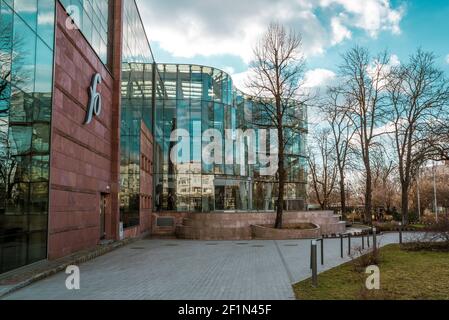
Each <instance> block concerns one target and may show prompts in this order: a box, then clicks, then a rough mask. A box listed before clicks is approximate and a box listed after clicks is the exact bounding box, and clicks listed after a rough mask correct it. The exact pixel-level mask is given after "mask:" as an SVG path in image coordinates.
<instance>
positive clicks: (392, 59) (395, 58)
mask: <svg viewBox="0 0 449 320" xmlns="http://www.w3.org/2000/svg"><path fill="white" fill-rule="evenodd" d="M400 65H401V60H399V57H398V56H397V55H395V54H392V55H391V57H390V66H392V67H397V66H400Z"/></svg>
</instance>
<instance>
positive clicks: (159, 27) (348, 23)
mask: <svg viewBox="0 0 449 320" xmlns="http://www.w3.org/2000/svg"><path fill="white" fill-rule="evenodd" d="M138 3H139V7H140V10H141V14H142V17H143V20H144V23H145V25H146V28H147V31H148V35H149V37H150V40H152V41H155V42H158V43H159V45H160V46H161V48H162V49H164V50H166V51H168V52H169V53H171V54H172V55H173V56H175V57H176V56H177V57H186V58H191V57H194V56H196V55H204V56H212V55H220V54H231V55H235V56H239V57H241V58H242V59H243V60H244V61H245V62H248V61H250V59H251V57H252V47H253V46H254V44H255V43H256V41H257V39H259V37H260V36H261V35H262V34H263V33H264V31H265V30H266V27H267V25H268V24H269V23H270V22H271V21H273V20H275V21H279V22H281V23H283V24H284V25H286V26H287V27H292V28H294V29H295V30H297V31H299V32H301V34H302V36H303V50H304V52H305V54H306V55H307V56H311V55H319V54H322V53H324V51H325V50H326V48H327V47H329V46H332V45H336V44H338V43H340V42H342V41H345V40H346V39H350V38H351V35H352V31H351V30H352V29H360V30H362V31H365V32H367V33H368V35H370V36H372V37H376V36H377V35H378V33H379V32H382V31H387V32H392V33H395V34H397V33H400V21H401V19H402V17H403V15H404V10H403V8H402V7H400V8H393V7H392V6H391V4H390V0H365V1H359V0H279V1H272V0H258V1H242V0H228V1H226V4H223V2H222V1H219V0H208V1H204V0H189V1H181V0H165V1H159V0H138ZM318 10H320V12H322V13H321V14H320V18H318V17H317V14H316V12H317V11H318Z"/></svg>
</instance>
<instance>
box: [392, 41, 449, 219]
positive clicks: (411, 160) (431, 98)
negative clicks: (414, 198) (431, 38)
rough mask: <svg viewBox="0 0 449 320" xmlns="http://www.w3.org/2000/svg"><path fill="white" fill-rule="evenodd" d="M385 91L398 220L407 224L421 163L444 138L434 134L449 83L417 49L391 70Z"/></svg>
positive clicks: (448, 96)
mask: <svg viewBox="0 0 449 320" xmlns="http://www.w3.org/2000/svg"><path fill="white" fill-rule="evenodd" d="M387 89H388V93H389V101H390V104H391V106H392V108H391V109H392V110H391V111H392V113H391V115H392V116H393V118H392V122H393V124H394V134H393V135H394V145H395V150H396V157H397V163H398V171H399V180H400V183H401V194H402V196H401V198H402V200H401V208H402V220H403V223H404V224H407V223H408V218H409V193H410V188H411V187H412V183H413V181H414V179H415V177H416V175H417V173H418V170H419V168H420V167H421V166H422V165H423V163H425V162H426V161H427V160H429V159H432V158H433V157H434V156H435V155H436V154H437V153H438V151H436V150H435V145H433V144H432V143H429V141H431V140H435V141H438V140H441V141H443V140H444V138H445V137H444V134H446V135H447V133H446V132H443V131H442V132H440V134H438V133H437V132H438V128H437V127H436V125H438V123H439V121H438V119H439V118H440V117H442V115H446V114H447V113H448V112H449V105H448V103H449V83H448V81H447V79H446V78H445V76H444V72H443V71H441V70H439V69H438V68H437V67H436V66H435V56H434V54H433V53H430V52H424V51H422V50H420V49H419V50H418V51H417V52H416V53H415V54H413V55H411V56H410V61H409V62H408V63H407V64H404V65H401V66H400V67H397V68H394V69H393V70H392V72H391V75H390V79H389V85H388V87H387ZM446 138H447V137H446Z"/></svg>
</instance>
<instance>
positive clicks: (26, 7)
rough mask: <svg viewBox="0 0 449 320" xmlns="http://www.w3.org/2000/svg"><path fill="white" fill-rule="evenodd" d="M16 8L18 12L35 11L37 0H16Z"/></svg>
mask: <svg viewBox="0 0 449 320" xmlns="http://www.w3.org/2000/svg"><path fill="white" fill-rule="evenodd" d="M14 9H15V10H16V12H17V13H19V14H20V13H34V12H36V11H37V0H15V1H14Z"/></svg>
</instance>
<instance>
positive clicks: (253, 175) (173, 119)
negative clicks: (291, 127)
mask: <svg viewBox="0 0 449 320" xmlns="http://www.w3.org/2000/svg"><path fill="white" fill-rule="evenodd" d="M158 71H159V76H160V81H162V83H163V85H162V86H161V87H162V88H163V90H164V94H163V95H158V96H157V97H156V102H155V127H154V138H155V145H156V147H155V164H154V177H155V191H156V194H155V197H156V198H155V201H156V204H157V205H156V208H155V209H156V210H159V211H163V210H168V211H179V212H223V211H267V210H274V205H275V201H276V198H277V196H276V195H277V184H276V177H275V176H264V175H263V174H261V172H260V169H261V166H260V165H259V164H249V163H250V162H249V161H248V159H249V156H248V152H250V151H253V150H250V148H251V142H250V140H251V139H253V140H254V141H252V145H253V146H254V145H255V146H259V144H260V141H259V138H260V135H259V134H258V130H261V129H262V128H265V126H258V118H259V117H256V116H255V115H256V114H260V112H261V110H263V108H261V106H260V104H258V102H257V100H255V99H254V98H252V97H250V96H247V95H245V94H244V93H242V92H241V91H239V90H237V89H236V88H235V87H234V85H233V82H232V79H231V77H230V76H229V75H228V74H226V73H225V72H223V71H221V70H219V69H216V68H212V67H206V66H199V65H174V64H158ZM298 108H300V109H301V112H300V113H298V117H299V118H298V121H299V122H300V123H301V126H302V127H303V131H302V132H301V133H299V132H295V133H292V134H293V135H294V137H293V138H292V139H291V141H292V142H291V143H290V144H289V145H288V146H287V150H288V155H287V157H286V158H287V161H286V162H287V163H286V165H287V168H288V185H287V188H286V189H287V191H286V194H285V199H286V202H287V203H288V206H289V207H290V208H297V209H300V208H303V206H304V201H305V190H306V175H305V159H306V158H305V133H306V128H307V126H306V112H305V110H304V108H302V107H301V106H298ZM177 129H178V130H179V129H182V130H185V132H188V136H189V138H188V139H189V141H190V148H187V149H190V150H189V151H190V154H186V152H184V154H180V155H178V159H177V161H175V163H174V162H173V161H172V160H173V159H172V158H171V157H170V153H171V150H172V149H173V147H174V144H175V143H174V142H173V139H170V136H171V134H172V132H173V131H174V130H177ZM209 129H215V130H217V131H218V132H219V133H220V135H221V136H222V137H223V139H224V138H226V135H227V134H228V135H230V136H228V138H230V140H233V141H232V143H228V144H226V143H223V144H222V152H221V153H222V155H223V158H222V161H221V162H219V163H214V164H206V163H205V162H204V161H203V157H202V150H204V148H206V146H207V144H209V143H210V140H209V139H204V133H205V132H206V131H207V130H209ZM251 129H253V130H254V132H255V133H256V134H255V135H253V136H249V137H248V139H245V140H242V141H241V143H239V142H238V141H237V139H236V136H237V131H238V130H241V132H247V130H251ZM265 150H269V145H267V146H266V149H265ZM254 151H256V152H257V150H254ZM240 157H241V159H243V161H238V160H240V159H239V158H240Z"/></svg>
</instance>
